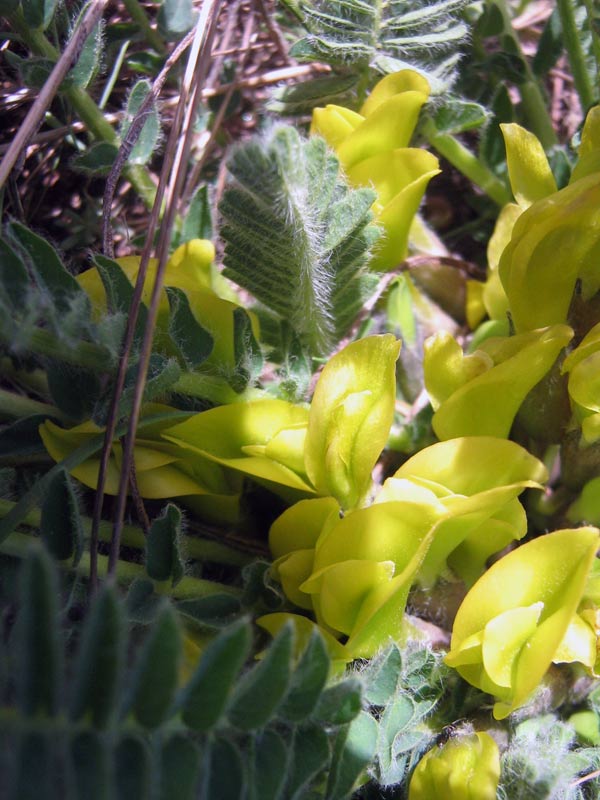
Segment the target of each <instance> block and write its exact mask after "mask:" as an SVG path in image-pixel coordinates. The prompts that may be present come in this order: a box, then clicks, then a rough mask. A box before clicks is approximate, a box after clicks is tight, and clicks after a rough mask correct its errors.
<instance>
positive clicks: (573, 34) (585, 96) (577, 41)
mask: <svg viewBox="0 0 600 800" xmlns="http://www.w3.org/2000/svg"><path fill="white" fill-rule="evenodd" d="M556 7H557V9H558V13H559V16H560V22H561V27H562V34H563V42H564V45H565V50H566V51H567V56H568V59H569V65H570V67H571V73H572V74H573V81H574V83H575V88H576V89H577V94H578V95H579V100H580V102H581V106H582V108H583V111H584V113H585V111H587V109H588V108H590V106H592V105H593V104H594V89H593V86H592V82H591V80H590V76H589V73H588V71H587V67H586V64H585V55H584V52H583V48H582V47H581V32H580V31H579V30H578V29H577V23H576V20H575V10H574V8H573V3H572V2H571V0H556ZM586 9H587V4H586ZM594 52H595V53H596V48H595V49H594Z"/></svg>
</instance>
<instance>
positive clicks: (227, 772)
mask: <svg viewBox="0 0 600 800" xmlns="http://www.w3.org/2000/svg"><path fill="white" fill-rule="evenodd" d="M208 758H209V761H208V764H209V766H208V770H207V774H205V778H204V780H205V784H204V787H205V788H204V792H203V793H202V797H203V798H206V800H209V798H210V800H243V798H244V795H245V786H246V781H245V776H244V764H243V762H242V757H241V755H240V751H239V750H238V749H237V747H236V746H235V745H234V744H232V742H230V741H228V740H227V739H221V738H219V739H215V740H214V741H213V742H212V743H211V745H210V750H209V754H208Z"/></svg>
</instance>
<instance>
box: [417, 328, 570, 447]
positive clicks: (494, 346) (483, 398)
mask: <svg viewBox="0 0 600 800" xmlns="http://www.w3.org/2000/svg"><path fill="white" fill-rule="evenodd" d="M572 337H573V331H572V330H571V328H569V327H568V326H567V325H552V326H550V327H547V328H542V329H539V330H535V331H529V332H527V333H522V334H518V335H516V336H510V337H508V336H505V337H502V336H498V337H491V338H489V339H485V340H484V341H483V342H481V343H480V344H479V347H478V349H477V350H476V351H475V352H474V353H472V354H471V355H466V356H465V355H464V354H463V351H462V348H461V347H460V345H459V344H458V342H456V340H455V339H454V338H453V337H452V336H451V335H450V334H448V333H445V332H444V333H439V334H436V335H435V336H432V337H430V338H429V339H427V340H426V342H425V355H424V359H423V370H424V375H425V388H426V389H427V392H428V394H429V397H430V400H431V404H432V405H433V407H434V409H435V414H434V417H433V423H432V424H433V429H434V431H435V433H436V434H437V436H438V437H439V438H440V439H451V438H454V437H456V436H484V435H485V436H499V437H506V436H508V435H509V432H510V429H511V426H512V424H513V421H514V418H515V416H516V415H517V412H518V411H519V408H520V407H521V405H522V403H523V401H524V399H525V397H526V396H527V394H528V393H529V392H530V391H531V389H533V387H534V386H535V385H536V384H537V383H538V382H539V381H540V380H541V379H542V378H543V377H544V376H545V375H546V374H547V373H548V372H549V371H550V369H551V368H552V366H553V364H554V363H555V361H556V359H557V358H558V355H559V353H560V352H561V350H562V349H563V348H564V347H565V346H566V345H567V344H568V343H569V341H570V340H571V338H572Z"/></svg>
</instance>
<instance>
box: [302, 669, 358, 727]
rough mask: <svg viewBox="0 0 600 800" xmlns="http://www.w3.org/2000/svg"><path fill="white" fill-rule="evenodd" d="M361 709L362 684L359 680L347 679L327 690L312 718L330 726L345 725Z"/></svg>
mask: <svg viewBox="0 0 600 800" xmlns="http://www.w3.org/2000/svg"><path fill="white" fill-rule="evenodd" d="M361 708H362V703H361V683H360V681H359V680H358V678H347V679H346V680H344V681H341V682H340V683H336V684H335V685H334V686H330V687H329V688H328V689H325V691H324V692H323V693H322V695H321V697H320V698H319V702H318V703H317V707H316V709H315V710H314V712H313V715H312V716H313V719H315V720H318V721H320V722H323V723H325V724H328V725H345V724H346V723H348V722H352V720H353V719H354V718H355V717H356V716H357V715H358V714H359V713H360V711H361Z"/></svg>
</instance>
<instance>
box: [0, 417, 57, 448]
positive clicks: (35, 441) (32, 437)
mask: <svg viewBox="0 0 600 800" xmlns="http://www.w3.org/2000/svg"><path fill="white" fill-rule="evenodd" d="M47 419H48V417H47V415H46V414H33V415H32V416H31V417H23V418H22V419H18V420H17V421H16V422H13V423H12V425H7V426H6V427H4V428H3V429H2V430H1V431H0V458H9V457H10V458H14V457H15V456H29V455H32V454H33V453H45V452H46V448H45V447H44V444H43V442H42V440H41V438H40V434H39V427H40V425H41V424H42V423H43V422H45V421H46V420H47Z"/></svg>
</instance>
